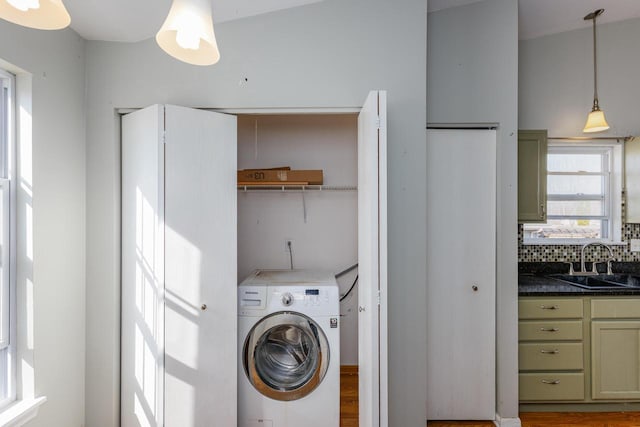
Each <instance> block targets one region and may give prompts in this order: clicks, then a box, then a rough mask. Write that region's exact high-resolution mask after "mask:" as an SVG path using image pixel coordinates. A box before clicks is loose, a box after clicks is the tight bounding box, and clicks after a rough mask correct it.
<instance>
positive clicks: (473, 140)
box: [427, 130, 496, 420]
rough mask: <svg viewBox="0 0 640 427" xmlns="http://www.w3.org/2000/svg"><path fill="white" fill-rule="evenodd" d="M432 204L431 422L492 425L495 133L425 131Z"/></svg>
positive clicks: (429, 225)
mask: <svg viewBox="0 0 640 427" xmlns="http://www.w3.org/2000/svg"><path fill="white" fill-rule="evenodd" d="M427 201H428V204H429V208H428V211H427V212H428V214H427V240H428V242H427V322H428V323H427V340H428V341H427V381H428V387H427V416H428V418H429V419H434V420H436V419H440V420H455V419H459V420H493V419H494V418H495V283H496V273H495V269H496V267H495V266H496V133H495V131H490V130H431V131H429V132H428V134H427ZM475 289H477V290H475Z"/></svg>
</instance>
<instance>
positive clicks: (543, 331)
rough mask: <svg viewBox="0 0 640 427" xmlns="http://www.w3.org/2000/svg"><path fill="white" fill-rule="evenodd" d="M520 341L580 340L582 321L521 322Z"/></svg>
mask: <svg viewBox="0 0 640 427" xmlns="http://www.w3.org/2000/svg"><path fill="white" fill-rule="evenodd" d="M518 334H519V339H520V341H562V340H582V320H521V321H520V322H519V323H518Z"/></svg>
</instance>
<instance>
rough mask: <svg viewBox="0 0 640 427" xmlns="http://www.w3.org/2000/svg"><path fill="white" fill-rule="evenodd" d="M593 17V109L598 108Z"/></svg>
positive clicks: (596, 61)
mask: <svg viewBox="0 0 640 427" xmlns="http://www.w3.org/2000/svg"><path fill="white" fill-rule="evenodd" d="M597 16H598V15H596V16H594V17H593V110H594V111H597V110H599V109H600V105H599V103H598V56H597V55H598V53H597V52H598V50H597V49H596V18H597Z"/></svg>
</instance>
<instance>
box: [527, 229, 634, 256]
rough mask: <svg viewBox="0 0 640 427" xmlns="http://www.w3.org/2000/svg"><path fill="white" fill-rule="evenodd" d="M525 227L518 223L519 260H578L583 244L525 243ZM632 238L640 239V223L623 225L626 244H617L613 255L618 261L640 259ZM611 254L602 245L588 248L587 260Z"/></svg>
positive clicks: (613, 247) (623, 237)
mask: <svg viewBox="0 0 640 427" xmlns="http://www.w3.org/2000/svg"><path fill="white" fill-rule="evenodd" d="M522 230H523V228H522V224H518V262H554V261H561V262H578V261H580V251H581V249H582V245H523V244H522V239H523V235H524V233H523V231H522ZM631 239H640V224H624V225H623V226H622V240H623V241H624V242H626V245H615V246H612V247H611V248H612V249H613V255H614V256H615V258H616V261H640V252H631V250H630V247H629V243H630V240H631ZM608 256H609V253H608V251H607V250H606V249H605V248H603V247H601V246H596V247H594V248H588V249H587V254H586V261H594V260H595V261H603V260H606V259H607V257H608Z"/></svg>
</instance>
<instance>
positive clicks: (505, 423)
mask: <svg viewBox="0 0 640 427" xmlns="http://www.w3.org/2000/svg"><path fill="white" fill-rule="evenodd" d="M493 423H494V424H495V425H497V426H499V427H521V426H522V424H521V423H520V418H502V417H501V416H500V415H498V414H496V420H495V421H494V422H493Z"/></svg>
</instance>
